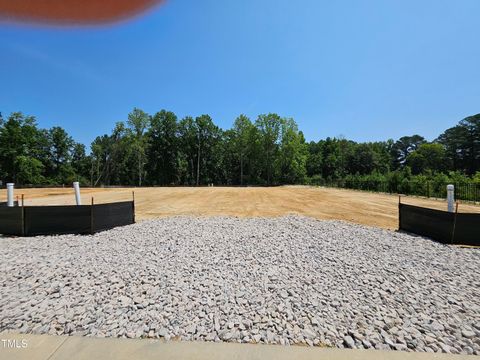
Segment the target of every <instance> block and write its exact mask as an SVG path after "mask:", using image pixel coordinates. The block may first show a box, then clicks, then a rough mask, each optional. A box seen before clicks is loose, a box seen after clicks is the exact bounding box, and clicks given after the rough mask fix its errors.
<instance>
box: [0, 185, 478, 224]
mask: <svg viewBox="0 0 480 360" xmlns="http://www.w3.org/2000/svg"><path fill="white" fill-rule="evenodd" d="M133 191H134V192H135V208H136V219H137V220H138V221H141V220H145V219H151V218H155V217H165V216H175V215H194V216H222V215H225V216H240V217H257V216H266V217H275V216H282V215H287V214H299V215H305V216H310V217H314V218H317V219H338V220H346V221H350V222H353V223H357V224H363V225H370V226H377V227H382V228H386V229H397V228H398V196H397V195H388V194H378V193H370V192H363V191H354V190H345V189H331V188H322V187H310V186H280V187H198V188H197V187H156V188H94V189H92V188H82V189H81V192H82V203H83V204H90V203H91V198H92V197H93V198H94V201H95V203H97V204H98V203H105V202H113V201H125V200H130V199H132V192H133ZM21 194H24V195H25V205H66V204H72V205H73V204H75V197H74V193H73V189H72V188H44V189H39V188H36V189H16V190H15V195H16V196H17V195H18V196H21ZM5 198H6V191H5V190H3V191H2V192H1V194H0V201H5ZM402 202H404V203H407V204H412V205H419V206H424V207H430V208H434V209H446V207H447V205H446V202H445V201H440V200H432V199H423V198H417V197H402ZM459 212H476V213H480V206H478V205H472V204H460V205H459Z"/></svg>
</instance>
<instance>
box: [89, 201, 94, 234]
mask: <svg viewBox="0 0 480 360" xmlns="http://www.w3.org/2000/svg"><path fill="white" fill-rule="evenodd" d="M93 225H94V224H93V196H92V204H91V205H90V234H92V235H93V234H94V232H95V229H94V227H93Z"/></svg>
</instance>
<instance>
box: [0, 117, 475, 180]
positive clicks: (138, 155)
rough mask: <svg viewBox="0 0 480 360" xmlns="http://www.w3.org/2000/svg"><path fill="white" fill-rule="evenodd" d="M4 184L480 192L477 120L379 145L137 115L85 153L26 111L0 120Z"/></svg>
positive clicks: (270, 122)
mask: <svg viewBox="0 0 480 360" xmlns="http://www.w3.org/2000/svg"><path fill="white" fill-rule="evenodd" d="M0 179H1V180H2V182H3V183H4V184H5V183H6V182H10V181H11V182H15V183H17V184H19V185H62V184H70V183H71V182H73V181H80V182H81V183H82V185H84V186H109V185H124V186H127V185H128V186H132V185H134V186H167V185H208V184H215V185H277V184H308V183H320V182H322V181H334V180H345V179H347V180H355V179H356V180H371V179H376V180H382V181H383V180H385V181H391V182H400V183H401V182H402V181H407V180H408V181H410V180H412V179H413V180H415V179H417V180H418V179H435V180H436V181H440V180H441V181H444V182H448V181H451V179H456V180H458V181H467V182H468V181H472V182H479V183H480V114H478V115H474V116H470V117H467V118H465V119H463V120H461V121H460V122H459V123H458V124H457V125H456V126H454V127H452V128H449V129H447V130H445V131H444V132H443V133H442V134H440V135H439V136H438V138H437V139H435V140H434V141H432V142H429V141H427V140H426V139H425V138H424V137H422V136H420V135H412V136H403V137H401V138H400V139H397V140H393V139H389V140H386V141H377V142H360V143H359V142H355V141H352V140H348V139H345V138H326V139H323V140H319V141H317V142H315V141H312V142H306V141H305V138H304V135H303V133H302V132H301V131H300V130H299V128H298V125H297V124H296V122H295V121H294V120H293V119H292V118H285V117H281V116H279V115H277V114H274V113H270V114H262V115H259V116H258V117H257V118H256V119H255V120H253V121H252V120H251V119H250V118H248V117H247V116H245V115H240V116H239V117H238V118H236V119H235V121H234V123H233V126H232V128H231V129H228V130H223V129H221V128H220V127H218V126H217V125H215V123H214V122H213V120H212V118H211V117H210V116H208V115H201V116H198V117H195V118H194V117H190V116H187V117H184V118H182V119H178V118H177V116H176V115H175V114H174V113H173V112H171V111H166V110H161V111H159V112H157V113H156V114H153V115H149V114H147V113H146V112H144V111H143V110H141V109H137V108H135V109H133V111H132V112H131V113H130V114H128V117H127V119H126V121H122V122H118V123H117V124H115V127H114V128H113V130H112V131H111V133H110V134H105V135H102V136H98V137H96V138H95V140H94V141H93V142H92V144H91V145H90V149H89V151H88V152H87V149H86V147H85V145H83V144H81V143H78V142H76V141H74V139H73V138H72V137H71V136H70V135H69V134H68V133H67V132H66V131H65V130H64V129H63V128H61V127H58V126H55V127H52V128H51V129H42V128H40V127H39V126H38V124H37V122H36V120H35V117H33V116H28V115H24V114H22V113H20V112H14V113H11V114H10V115H9V116H7V117H6V118H3V117H2V116H0Z"/></svg>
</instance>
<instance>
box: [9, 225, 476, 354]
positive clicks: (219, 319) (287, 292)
mask: <svg viewBox="0 0 480 360" xmlns="http://www.w3.org/2000/svg"><path fill="white" fill-rule="evenodd" d="M0 246H1V261H0V270H1V274H2V276H1V279H0V295H1V300H0V313H1V315H0V330H9V329H12V330H14V331H20V332H24V333H49V334H71V335H86V336H98V337H104V336H114V337H129V338H133V337H152V338H159V337H160V338H164V339H166V340H170V339H172V340H173V339H181V340H205V341H231V342H261V343H273V344H284V345H287V344H308V345H311V346H336V347H350V348H376V349H394V350H405V351H412V350H413V351H428V352H448V353H464V354H477V355H478V354H480V250H478V249H464V248H459V247H452V246H444V245H440V244H437V243H435V242H432V241H430V240H427V239H423V238H420V237H415V236H410V235H408V234H402V233H396V232H392V231H386V230H382V229H376V228H369V227H364V226H359V225H353V224H348V223H345V222H340V221H319V220H314V219H310V218H306V217H298V216H288V217H282V218H276V219H271V218H253V219H239V218H232V217H216V218H194V217H172V218H165V219H157V220H153V221H147V222H142V223H139V224H135V225H132V226H128V227H124V228H117V229H113V230H110V231H108V232H104V233H100V234H96V235H94V236H73V235H64V236H55V237H36V238H16V239H13V238H2V239H0Z"/></svg>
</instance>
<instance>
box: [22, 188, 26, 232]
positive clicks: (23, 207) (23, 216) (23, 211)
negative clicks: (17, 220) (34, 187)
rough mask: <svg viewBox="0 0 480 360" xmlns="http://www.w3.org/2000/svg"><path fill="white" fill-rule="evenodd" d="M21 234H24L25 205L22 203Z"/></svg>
mask: <svg viewBox="0 0 480 360" xmlns="http://www.w3.org/2000/svg"><path fill="white" fill-rule="evenodd" d="M22 197H23V196H22ZM22 236H25V206H23V205H22Z"/></svg>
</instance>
